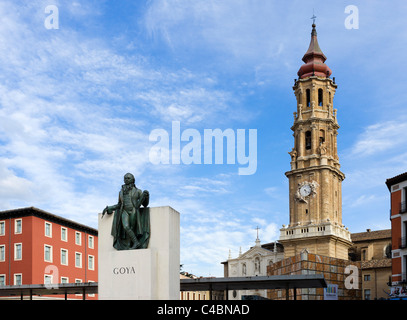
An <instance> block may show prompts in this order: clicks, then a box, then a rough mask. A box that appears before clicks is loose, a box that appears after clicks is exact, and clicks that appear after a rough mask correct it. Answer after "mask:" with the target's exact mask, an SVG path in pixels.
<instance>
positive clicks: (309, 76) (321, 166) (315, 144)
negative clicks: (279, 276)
mask: <svg viewBox="0 0 407 320" xmlns="http://www.w3.org/2000/svg"><path fill="white" fill-rule="evenodd" d="M302 60H303V61H304V62H305V64H303V65H302V66H301V68H300V70H299V71H298V76H299V78H298V79H297V80H296V81H295V84H294V87H293V90H294V94H295V96H296V98H297V112H294V124H293V126H292V127H291V129H292V130H293V132H294V134H293V136H294V147H293V148H292V150H291V151H290V152H289V154H290V156H291V170H290V171H288V172H286V173H285V174H286V176H287V178H288V179H289V196H290V222H289V225H288V226H285V225H283V228H282V229H281V230H280V240H279V242H280V243H282V244H283V245H284V252H285V257H291V256H294V255H296V254H299V253H300V252H301V251H302V250H304V249H307V250H308V252H310V253H315V254H319V255H324V256H330V257H334V258H340V259H345V260H348V249H349V247H350V246H351V238H350V232H349V231H348V229H347V228H345V227H344V226H343V225H342V181H343V180H344V179H345V175H344V174H343V173H342V172H341V170H340V164H339V158H338V149H337V135H338V129H339V125H338V122H337V110H336V109H334V105H333V98H334V95H335V92H336V89H337V87H338V86H337V85H336V84H335V78H333V80H332V79H331V78H330V76H331V74H332V71H331V69H330V68H329V67H328V66H327V65H326V64H325V60H326V56H325V55H324V54H323V52H322V51H321V49H320V47H319V44H318V39H317V31H316V26H315V22H314V24H313V25H312V32H311V43H310V45H309V48H308V50H307V52H306V53H305V55H304V57H303V58H302Z"/></svg>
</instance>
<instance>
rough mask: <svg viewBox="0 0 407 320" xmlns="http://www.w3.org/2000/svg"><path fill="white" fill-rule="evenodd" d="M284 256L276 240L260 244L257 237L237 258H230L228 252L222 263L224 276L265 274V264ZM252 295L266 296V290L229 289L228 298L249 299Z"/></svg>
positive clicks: (281, 247)
mask: <svg viewBox="0 0 407 320" xmlns="http://www.w3.org/2000/svg"><path fill="white" fill-rule="evenodd" d="M283 258H284V249H283V246H282V245H281V244H280V243H278V242H271V243H267V244H263V245H261V244H260V240H259V238H258V237H257V239H256V241H255V245H254V247H251V248H250V249H249V250H248V251H246V252H244V253H241V252H240V253H239V256H238V257H237V258H232V256H231V255H230V253H229V258H228V260H227V261H225V262H222V263H223V264H224V274H225V277H253V276H266V275H267V266H268V265H270V264H272V263H274V262H277V261H280V260H282V259H283ZM253 296H260V297H263V298H267V290H229V292H228V299H229V300H242V299H243V298H246V299H250V298H253Z"/></svg>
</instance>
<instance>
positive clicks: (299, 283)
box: [181, 274, 327, 291]
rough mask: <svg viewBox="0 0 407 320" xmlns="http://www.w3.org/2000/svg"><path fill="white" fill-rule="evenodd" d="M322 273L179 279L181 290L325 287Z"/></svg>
mask: <svg viewBox="0 0 407 320" xmlns="http://www.w3.org/2000/svg"><path fill="white" fill-rule="evenodd" d="M326 287H327V284H326V281H325V279H324V276H323V275H322V274H312V275H311V274H304V275H283V276H257V277H230V278H198V279H181V291H212V290H252V289H294V288H298V289H299V288H326Z"/></svg>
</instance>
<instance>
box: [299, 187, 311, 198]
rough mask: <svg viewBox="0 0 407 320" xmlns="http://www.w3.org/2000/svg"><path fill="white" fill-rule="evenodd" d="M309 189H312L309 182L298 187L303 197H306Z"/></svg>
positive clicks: (309, 191) (309, 192)
mask: <svg viewBox="0 0 407 320" xmlns="http://www.w3.org/2000/svg"><path fill="white" fill-rule="evenodd" d="M311 191H312V189H311V186H310V185H309V184H306V185H303V186H302V187H301V188H300V194H301V195H302V196H303V197H308V196H309V195H310V194H311Z"/></svg>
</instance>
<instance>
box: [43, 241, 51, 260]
mask: <svg viewBox="0 0 407 320" xmlns="http://www.w3.org/2000/svg"><path fill="white" fill-rule="evenodd" d="M44 261H46V262H52V246H50V245H47V244H46V245H44Z"/></svg>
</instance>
